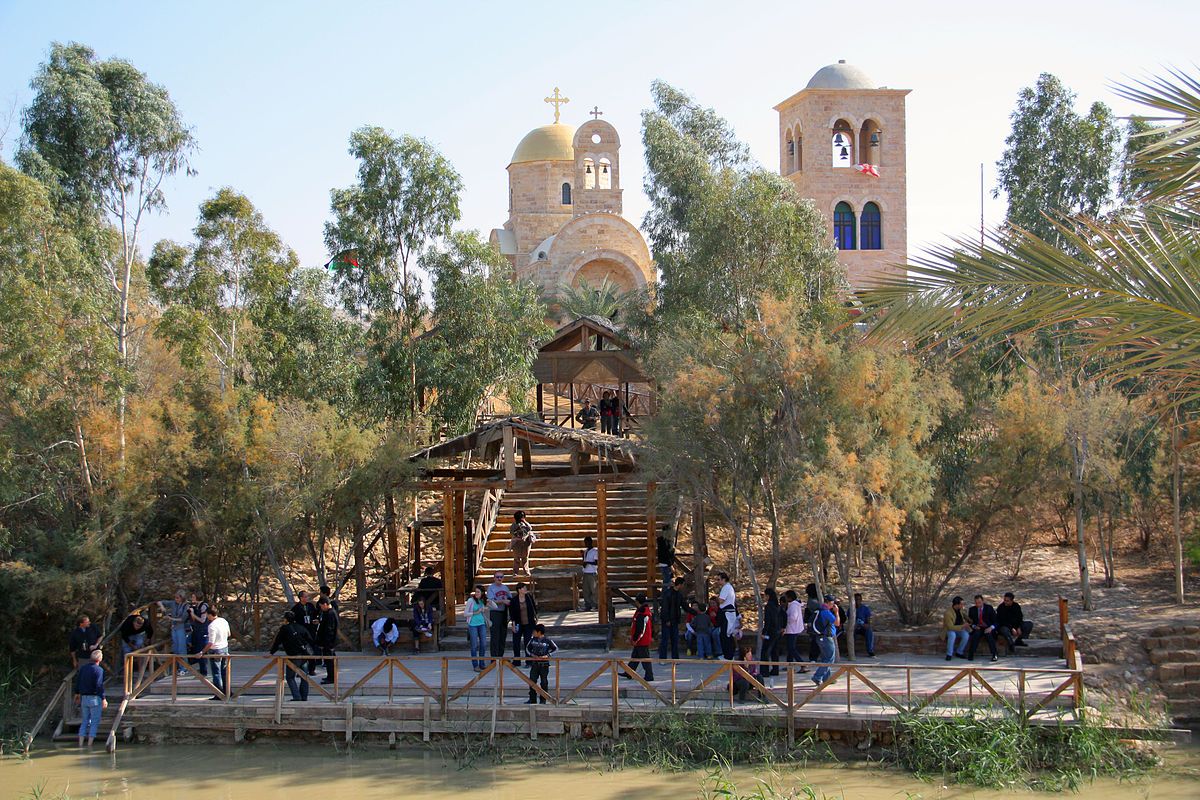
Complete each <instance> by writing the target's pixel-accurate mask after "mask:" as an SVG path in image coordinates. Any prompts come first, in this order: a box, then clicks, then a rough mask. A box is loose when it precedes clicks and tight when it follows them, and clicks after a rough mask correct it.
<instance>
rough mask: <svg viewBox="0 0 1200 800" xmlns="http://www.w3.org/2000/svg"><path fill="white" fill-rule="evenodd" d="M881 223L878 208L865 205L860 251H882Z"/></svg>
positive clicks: (870, 204) (872, 205) (868, 204)
mask: <svg viewBox="0 0 1200 800" xmlns="http://www.w3.org/2000/svg"><path fill="white" fill-rule="evenodd" d="M882 223H883V221H882V219H881V218H880V215H879V206H877V205H875V204H874V203H867V204H866V205H865V206H863V213H862V249H863V250H882V249H883V224H882Z"/></svg>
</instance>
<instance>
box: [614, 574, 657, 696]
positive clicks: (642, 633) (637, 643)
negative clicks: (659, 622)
mask: <svg viewBox="0 0 1200 800" xmlns="http://www.w3.org/2000/svg"><path fill="white" fill-rule="evenodd" d="M637 602H638V609H637V611H636V612H635V613H634V615H633V624H632V625H630V626H629V641H630V642H631V643H632V644H633V654H632V655H630V657H629V658H630V661H629V666H630V668H631V669H632V670H633V671H634V672H637V668H638V665H639V664H641V666H642V669H643V670H645V672H646V680H647V681H652V680H654V664H653V663H652V662H651V661H650V645H651V644H653V643H654V625H653V623H652V622H651V616H652V612H651V611H650V602H649V601H648V600H647V599H646V595H644V594H639V595H638V596H637ZM621 677H622V678H631V677H633V676H632V675H630V674H629V673H628V672H624V671H622V672H621Z"/></svg>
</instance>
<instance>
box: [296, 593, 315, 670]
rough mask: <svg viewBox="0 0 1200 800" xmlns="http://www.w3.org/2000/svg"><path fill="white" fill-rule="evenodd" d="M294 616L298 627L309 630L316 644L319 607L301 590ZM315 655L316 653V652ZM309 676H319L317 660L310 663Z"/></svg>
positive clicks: (297, 596) (297, 597)
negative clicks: (301, 626)
mask: <svg viewBox="0 0 1200 800" xmlns="http://www.w3.org/2000/svg"><path fill="white" fill-rule="evenodd" d="M292 615H293V616H295V618H296V624H297V625H303V626H304V627H305V628H308V635H309V636H310V637H311V638H312V640H313V641H314V642H315V641H316V640H317V620H318V618H319V617H318V614H317V606H316V604H314V603H313V602H312V599H311V596H310V595H309V593H308V592H306V591H305V590H303V589H301V590H300V593H299V594H297V595H296V604H295V605H294V606H292ZM314 655H316V653H315V652H314ZM308 674H309V675H316V674H317V660H316V659H315V658H313V659H309V661H308Z"/></svg>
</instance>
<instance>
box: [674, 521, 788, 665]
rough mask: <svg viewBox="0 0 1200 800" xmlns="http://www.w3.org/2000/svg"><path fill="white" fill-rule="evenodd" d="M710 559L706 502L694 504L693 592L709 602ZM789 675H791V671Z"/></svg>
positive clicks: (700, 598) (703, 600)
mask: <svg viewBox="0 0 1200 800" xmlns="http://www.w3.org/2000/svg"><path fill="white" fill-rule="evenodd" d="M707 557H708V537H707V536H706V535H705V531H704V501H702V500H696V501H694V502H693V503H692V591H694V592H695V593H696V598H697V599H698V600H702V602H708V586H707V585H706V584H707V581H706V580H705V578H704V559H705V558H707ZM788 674H791V673H790V671H789V673H788Z"/></svg>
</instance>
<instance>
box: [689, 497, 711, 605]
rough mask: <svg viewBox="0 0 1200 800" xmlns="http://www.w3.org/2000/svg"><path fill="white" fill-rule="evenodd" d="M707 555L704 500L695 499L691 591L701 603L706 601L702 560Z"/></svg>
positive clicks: (705, 582)
mask: <svg viewBox="0 0 1200 800" xmlns="http://www.w3.org/2000/svg"><path fill="white" fill-rule="evenodd" d="M707 557H708V536H707V535H706V533H705V531H704V501H703V500H696V501H695V502H693V503H692V584H693V587H692V591H694V592H695V593H696V599H697V600H700V601H701V603H702V604H703V603H707V602H708V586H707V585H706V584H707V583H708V581H707V580H706V578H705V573H704V560H705V559H706V558H707ZM701 607H703V605H702V606H701Z"/></svg>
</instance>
